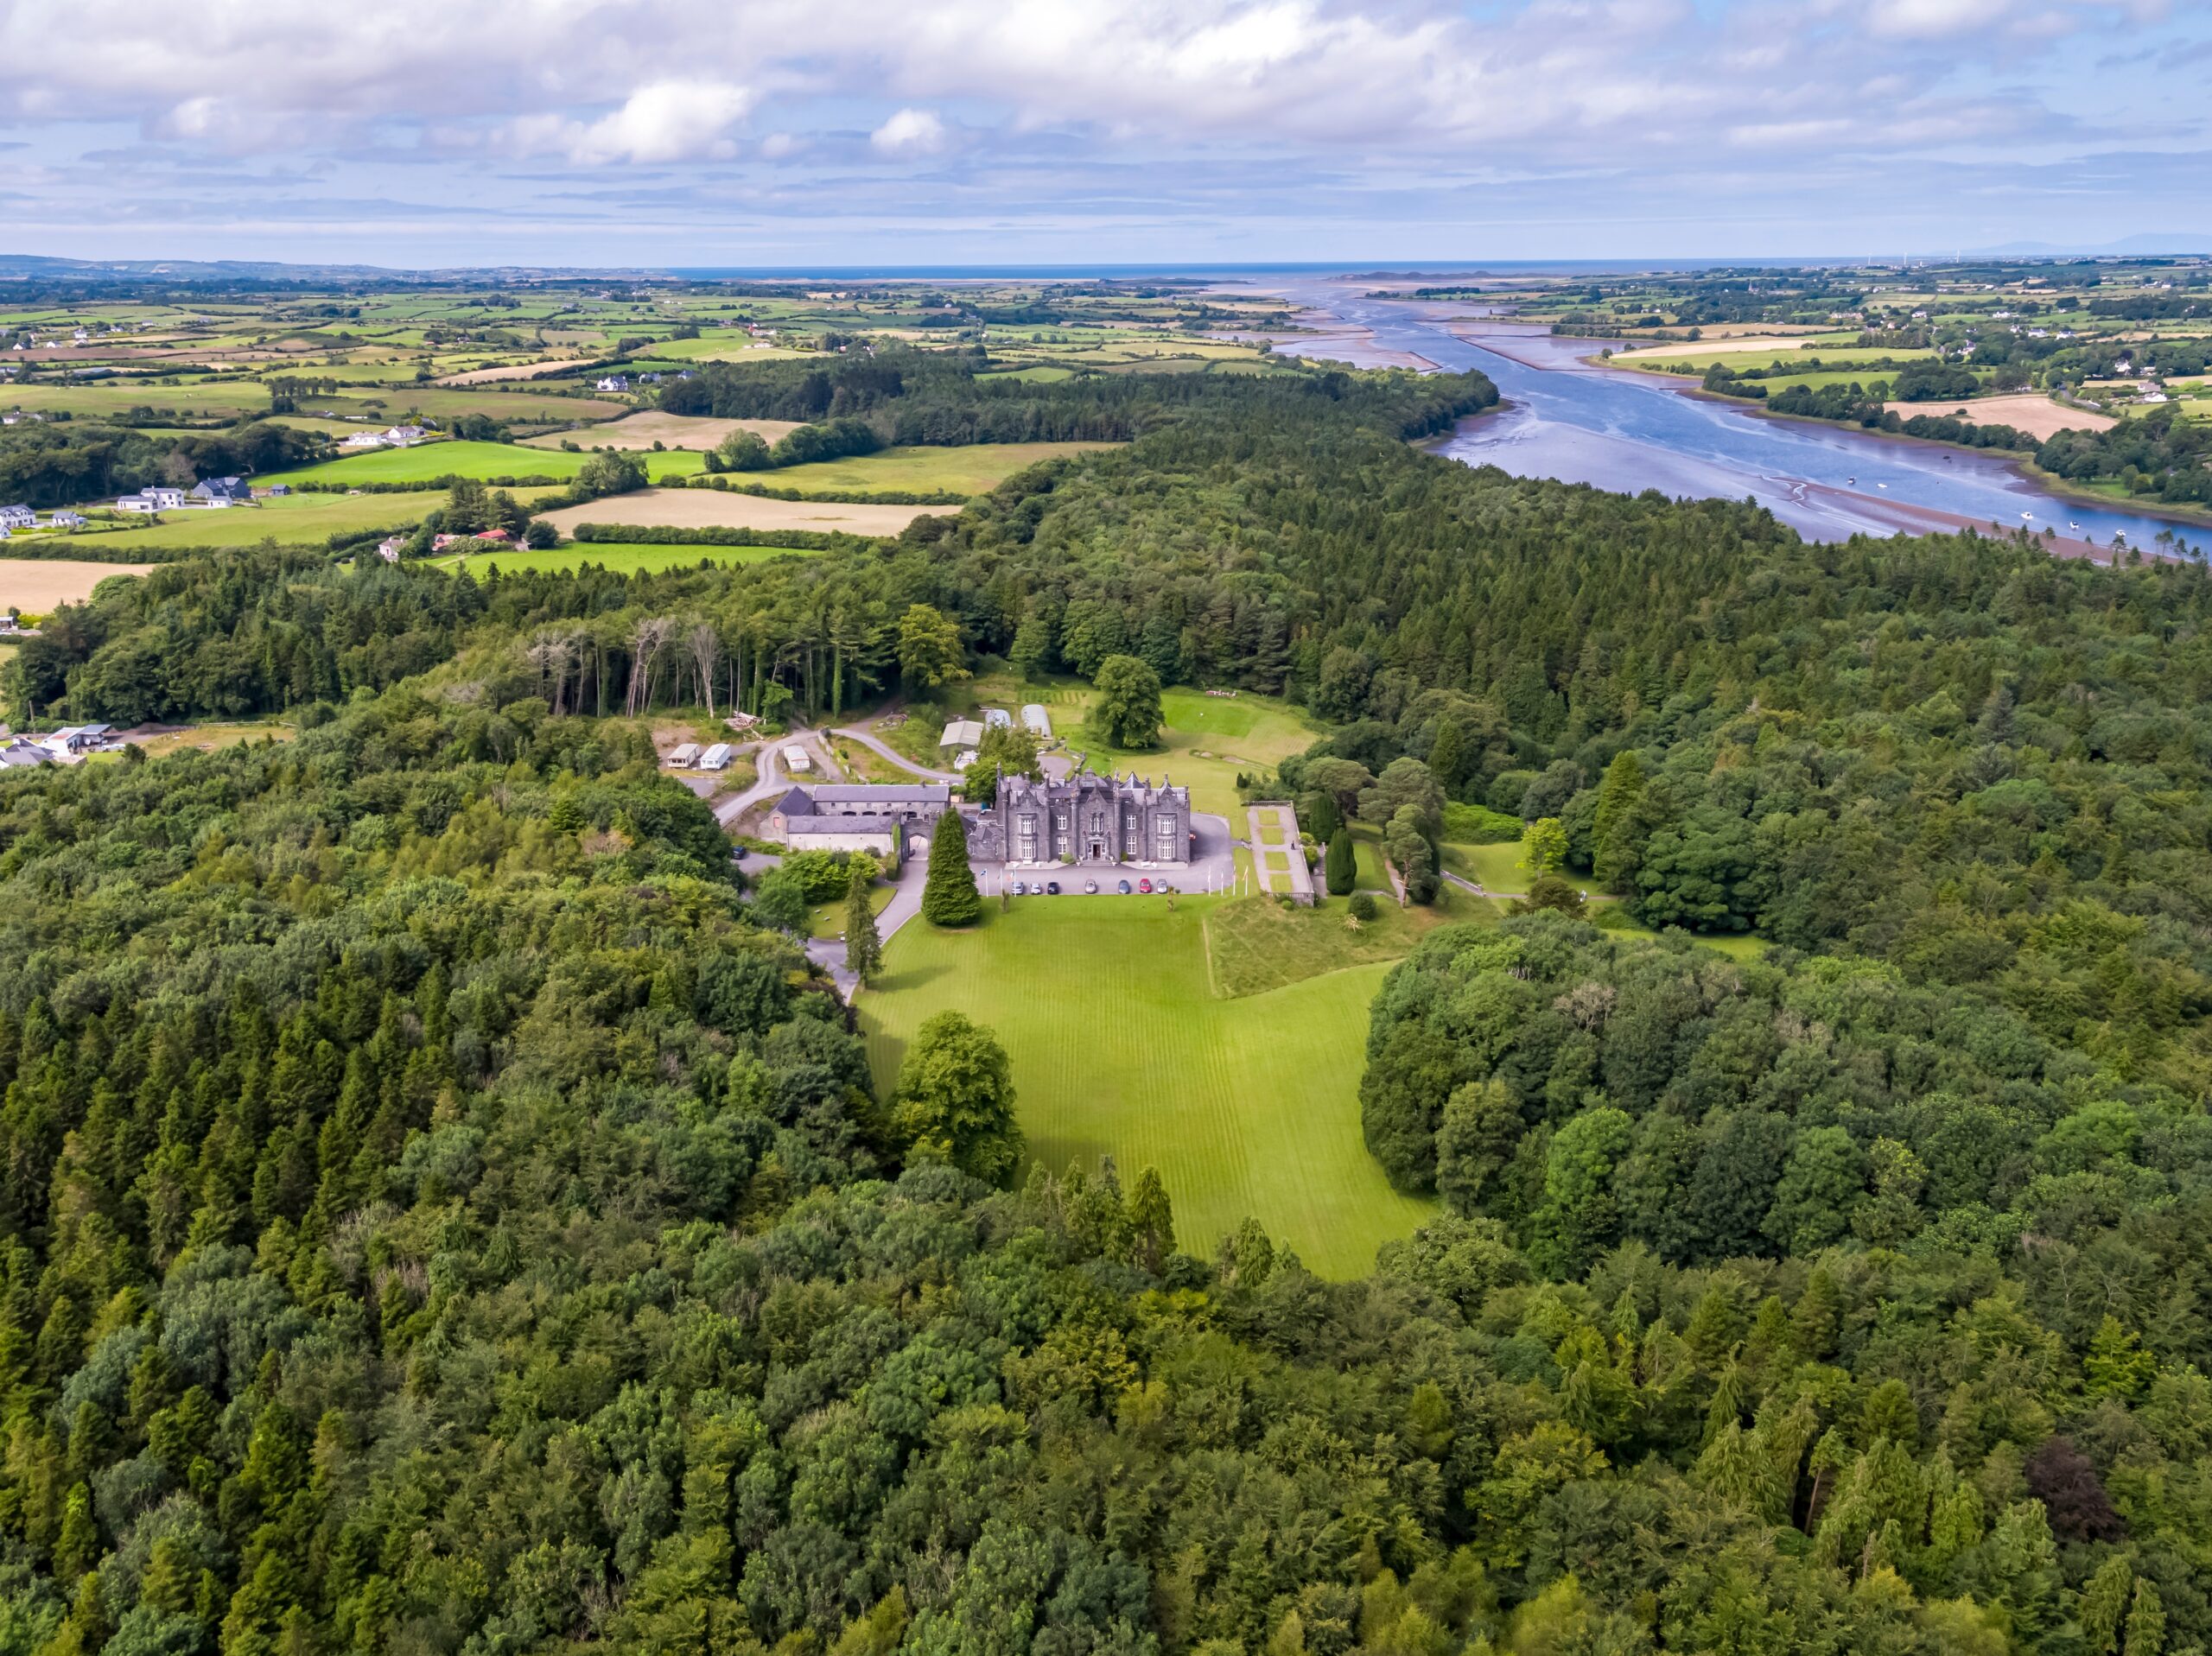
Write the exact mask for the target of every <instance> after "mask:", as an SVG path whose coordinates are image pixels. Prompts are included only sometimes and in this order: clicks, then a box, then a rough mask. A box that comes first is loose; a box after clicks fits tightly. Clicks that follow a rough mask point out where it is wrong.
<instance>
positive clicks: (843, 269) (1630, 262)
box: [660, 258, 1864, 282]
mask: <svg viewBox="0 0 2212 1656" xmlns="http://www.w3.org/2000/svg"><path fill="white" fill-rule="evenodd" d="M1863 262H1864V261H1862V260H1859V259H1847V258H1826V259H1484V260H1481V261H1478V262H1466V263H1460V262H1457V261H1452V262H1446V263H1428V262H1427V261H1426V260H1421V261H1413V262H1408V263H1403V264H1392V263H1376V262H1375V261H1374V260H1372V259H1369V260H1365V261H1363V262H1362V263H1357V264H1342V263H1316V264H1297V263H1273V264H711V265H677V266H671V267H669V268H666V269H664V270H661V271H660V274H662V275H664V276H682V277H683V278H684V279H685V280H687V281H692V282H736V281H747V282H761V281H772V282H791V281H829V282H865V281H878V282H888V281H899V282H931V281H935V282H963V281H965V282H991V281H999V282H1003V281H1058V282H1081V281H1084V280H1095V279H1098V278H1104V277H1112V278H1114V279H1116V280H1120V281H1127V280H1128V279H1130V278H1132V277H1141V276H1154V277H1158V278H1160V279H1161V280H1163V281H1185V282H1189V281H1208V280H1217V279H1219V278H1222V277H1224V276H1356V277H1358V278H1360V279H1362V280H1370V279H1371V280H1374V281H1378V282H1379V281H1386V280H1387V281H1392V282H1405V281H1410V280H1416V279H1419V280H1427V279H1428V278H1431V277H1435V278H1438V279H1446V278H1451V277H1455V276H1541V275H1545V274H1547V273H1549V272H1553V271H1575V272H1589V271H1608V270H1754V269H1756V270H1783V269H1790V270H1799V269H1803V268H1805V267H1807V266H1809V265H1822V264H1836V265H1844V264H1858V263H1863Z"/></svg>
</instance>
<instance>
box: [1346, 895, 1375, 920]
mask: <svg viewBox="0 0 2212 1656" xmlns="http://www.w3.org/2000/svg"><path fill="white" fill-rule="evenodd" d="M1350 907H1351V917H1352V918H1353V919H1355V920H1361V921H1366V920H1372V919H1374V918H1375V917H1376V915H1378V914H1380V913H1381V912H1382V910H1381V909H1380V908H1378V907H1377V906H1376V902H1375V893H1374V892H1372V891H1354V892H1353V893H1352V894H1351V904H1350Z"/></svg>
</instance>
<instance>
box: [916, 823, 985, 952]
mask: <svg viewBox="0 0 2212 1656" xmlns="http://www.w3.org/2000/svg"><path fill="white" fill-rule="evenodd" d="M982 917H983V898H982V893H981V892H979V891H976V874H975V871H974V870H973V869H971V868H969V866H968V825H967V824H966V823H965V822H963V821H961V818H960V813H959V812H958V811H957V810H949V811H947V812H945V814H944V815H942V816H940V817H938V819H937V832H936V834H935V835H934V836H933V837H932V838H931V841H930V872H929V877H928V878H927V879H925V880H924V881H923V883H922V918H923V919H925V920H926V921H928V922H929V923H931V925H933V926H972V925H974V924H975V923H976V921H978V920H980V919H982Z"/></svg>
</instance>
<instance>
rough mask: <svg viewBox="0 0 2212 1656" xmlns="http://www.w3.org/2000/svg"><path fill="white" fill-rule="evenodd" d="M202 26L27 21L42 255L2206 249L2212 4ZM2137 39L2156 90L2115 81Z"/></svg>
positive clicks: (310, 16)
mask: <svg viewBox="0 0 2212 1656" xmlns="http://www.w3.org/2000/svg"><path fill="white" fill-rule="evenodd" d="M174 21H175V14H174V10H173V8H169V7H165V6H164V7H156V5H154V4H153V3H151V0H14V3H11V4H10V5H8V6H5V7H0V60H4V61H10V62H14V63H16V64H19V65H22V64H35V65H36V66H37V72H36V73H35V74H25V75H17V76H13V77H9V78H8V79H7V80H6V82H5V83H4V84H0V143H21V144H23V145H24V146H25V147H26V151H27V153H25V154H24V155H23V164H22V165H21V166H16V167H11V168H10V171H11V172H13V173H14V174H16V177H15V178H14V179H13V180H11V181H10V182H9V183H7V184H5V185H0V189H6V190H8V191H10V193H11V197H12V202H11V204H12V205H14V206H16V208H17V213H16V219H17V222H18V224H19V225H21V226H22V232H23V234H24V236H25V237H26V238H28V239H27V242H26V247H27V251H30V250H29V243H35V244H36V250H35V251H57V252H101V253H110V254H120V253H124V252H137V253H143V254H149V255H151V254H173V255H176V256H195V257H207V256H219V254H220V253H222V252H224V251H243V252H250V253H251V254H252V255H253V256H257V257H266V256H277V257H363V256H369V255H372V252H373V250H375V249H376V248H378V247H382V248H385V249H388V250H390V257H391V262H394V263H409V262H417V263H419V262H423V261H424V260H425V259H426V258H429V257H430V256H431V255H433V254H442V255H443V257H444V258H446V259H448V260H453V259H455V258H456V256H457V255H459V254H460V253H461V252H462V251H465V250H466V249H467V247H469V246H471V245H473V244H496V251H494V250H493V247H492V246H489V245H487V246H486V253H485V257H486V260H487V261H491V260H495V259H505V258H508V257H512V258H516V259H520V260H527V261H533V262H536V261H555V260H557V261H558V262H568V263H594V262H624V263H629V262H638V263H669V262H689V263H789V262H803V261H804V260H808V259H820V258H825V257H842V258H843V259H845V260H846V261H847V262H855V263H857V262H864V261H867V260H869V259H877V258H880V259H886V260H893V259H895V258H896V257H897V252H898V250H900V249H906V250H911V251H913V252H914V253H915V255H916V257H918V258H944V257H963V258H968V259H973V260H976V261H985V260H988V259H990V258H991V257H992V254H993V252H994V251H1003V253H1004V254H1005V256H1006V257H1007V259H1008V260H1014V261H1019V260H1026V259H1033V258H1036V257H1039V256H1040V255H1041V254H1043V253H1045V252H1046V251H1049V250H1059V251H1062V252H1063V253H1064V254H1065V256H1066V257H1069V258H1071V259H1077V260H1080V259H1083V258H1085V257H1093V258H1095V257H1115V256H1122V257H1139V258H1142V257H1157V258H1169V257H1188V258H1199V259H1204V258H1212V257H1236V256H1238V255H1239V254H1246V255H1249V256H1250V257H1255V258H1281V257H1291V256H1294V255H1297V254H1300V253H1303V254H1304V255H1305V256H1306V257H1313V258H1332V257H1347V258H1354V259H1357V258H1362V257H1368V256H1369V251H1368V250H1372V252H1373V254H1374V256H1376V257H1408V256H1414V257H1417V256H1419V255H1421V254H1422V253H1424V252H1433V253H1434V254H1436V255H1437V256H1439V257H1444V256H1449V257H1481V256H1484V254H1485V253H1487V254H1488V256H1491V257H1516V256H1543V255H1547V254H1551V255H1574V254H1583V255H1586V256H1602V255H1603V254H1604V253H1605V252H1611V253H1615V254H1622V255H1626V254H1634V253H1650V254H1655V255H1656V254H1662V253H1665V254H1676V255H1686V254H1688V253H1689V252H1692V251H1698V252H1707V253H1713V254H1722V253H1736V252H1744V253H1757V252H1771V253H1777V254H1779V253H1782V252H1785V251H1796V252H1804V253H1820V252H1837V253H1842V252H1850V251H1858V249H1859V247H1860V246H1861V245H1862V244H1864V245H1866V246H1869V247H1878V248H1882V249H1885V250H1887V251H1911V250H1913V249H1917V250H1919V251H1929V250H1930V249H1931V248H1932V247H1933V246H1934V245H1935V244H1936V242H1937V241H1942V240H1951V239H1956V240H1959V241H1961V242H1963V243H1967V244H1971V243H1974V242H1980V241H1991V240H2006V239H2013V238H2036V239H2042V240H2088V239H2098V238H2101V237H2106V236H2116V235H2121V234H2126V233H2130V232H2141V231H2146V230H2158V229H2163V228H2168V227H2172V228H2185V229H2189V230H2192V231H2204V230H2212V223H2208V222H2205V219H2206V217H2208V216H2212V213H2208V211H2207V207H2206V204H2205V203H2204V201H2203V200H2202V192H2201V190H2197V189H2196V188H2195V187H2193V186H2192V184H2191V183H2190V180H2191V178H2192V176H2194V177H2198V178H2201V177H2202V160H2203V152H2204V151H2205V149H2207V148H2208V140H2207V135H2206V132H2205V130H2204V129H2205V123H2206V118H2207V117H2206V116H2205V114H2204V113H2203V111H2202V98H2201V96H2200V95H2198V94H2197V92H2196V87H2195V86H2194V84H2193V79H2194V75H2195V73H2196V72H2195V71H2193V70H2192V69H2191V68H2190V67H2189V66H2190V63H2191V62H2192V60H2202V57H2203V56H2204V55H2205V53H2206V50H2207V49H2208V42H2212V17H2208V12H2207V7H2206V4H2205V3H2204V0H2169V3H2159V0H2109V3H2107V0H1802V3H1790V4H1787V5H1780V4H1773V3H1766V0H1705V3H1691V0H1466V3H1464V4H1457V5H1455V4H1448V3H1441V0H1084V3H1081V4H1077V3H1073V0H995V3H990V4H983V3H980V0H940V3H925V4H922V5H919V6H915V5H911V4H908V5H899V6H892V5H888V4H885V3H881V0H805V3H800V0H743V3H740V4H737V5H735V6H734V7H733V6H731V5H728V4H727V3H721V0H716V3H708V0H632V3H628V4H624V5H620V6H607V5H601V4H593V3H587V0H528V3H525V0H494V3H488V4H484V3H479V4H473V5H456V4H454V3H452V0H435V3H433V0H385V3H383V4H381V5H378V6H376V7H353V8H322V7H315V8H308V7H271V6H270V5H268V4H266V3H265V0H207V3H203V4H202V5H200V6H198V7H195V8H194V16H193V23H192V28H191V30H190V31H189V38H188V40H182V41H181V40H179V39H178V37H177V35H176V32H175V29H174V28H173V27H172V25H173V23H174ZM65 40H66V41H67V42H68V47H67V50H54V49H53V47H54V42H55V41H65ZM2115 52H2117V53H2120V54H2124V55H2125V56H2126V60H2127V61H2128V63H2129V64H2130V66H2131V67H2129V68H2128V69H2127V70H2126V72H2125V73H2120V74H2106V75H2100V76H2092V75H2085V74H2084V73H2083V72H2082V66H2083V65H2084V63H2085V62H2086V61H2087V60H2089V59H2090V58H2091V57H2092V56H2094V55H2097V54H2106V55H2109V54H2113V53H2115ZM187 71H188V73H187ZM2115 92H2118V93H2120V95H2117V96H2115ZM11 153H14V152H11ZM126 158H127V160H128V162H129V164H128V165H127V166H121V165H118V162H121V161H124V160H125V159H126ZM2115 177H2117V180H2118V183H2117V187H2115V186H2114V183H2113V180H2114V178H2115ZM2177 214H2180V215H2183V216H2185V217H2190V218H2192V222H2190V223H2188V224H2186V225H2175V224H2171V220H2172V219H2173V218H2174V216H2175V215H2177ZM157 232H158V233H157ZM610 238H613V239H615V240H618V241H620V243H621V244H623V246H624V247H625V249H626V251H625V253H624V254H623V255H622V256H621V257H620V258H619V259H616V258H613V257H610V256H609V253H608V251H607V246H606V244H607V241H608V240H609V239H610ZM1783 238H1794V240H1795V245H1791V246H1787V247H1785V246H1783V245H1780V244H1778V243H1779V241H1780V240H1782V239H1783ZM1808 238H1810V239H1808ZM1931 238H1933V239H1931ZM1692 243H1695V244H1696V245H1695V246H1694V248H1693V247H1692V246H1691V244H1692ZM1898 243H1902V244H1903V245H1902V246H1896V245H1894V244H1898ZM1769 244H1772V245H1769ZM563 250H566V251H565V253H564V251H563Z"/></svg>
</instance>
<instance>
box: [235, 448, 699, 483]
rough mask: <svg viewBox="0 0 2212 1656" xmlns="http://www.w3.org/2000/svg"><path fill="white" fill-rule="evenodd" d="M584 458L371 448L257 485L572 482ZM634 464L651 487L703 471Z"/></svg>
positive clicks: (684, 462) (648, 461) (680, 461)
mask: <svg viewBox="0 0 2212 1656" xmlns="http://www.w3.org/2000/svg"><path fill="white" fill-rule="evenodd" d="M590 458H591V456H590V455H588V454H571V453H570V452H569V450H567V449H564V448H524V447H522V446H521V445H520V444H519V443H470V442H435V443H418V444H416V446H415V447H411V448H376V449H372V450H370V451H369V452H368V453H367V454H349V455H347V456H346V458H345V459H344V460H330V461H327V462H326V463H325V464H323V465H321V466H302V468H301V469H300V470H298V471H296V472H273V473H270V475H269V476H267V477H265V478H262V479H257V480H258V481H260V482H262V483H264V484H267V483H290V484H294V485H297V484H302V483H342V484H346V485H354V484H361V483H421V482H423V481H426V480H427V479H430V478H435V477H445V476H447V475H448V474H452V475H454V476H458V477H475V478H494V477H555V478H572V477H574V476H575V475H576V473H579V472H581V471H582V470H583V468H584V462H585V461H586V460H589V459H590ZM636 458H637V459H638V460H640V461H642V462H643V463H644V465H645V473H646V475H647V476H649V477H651V478H652V479H654V480H655V481H658V480H659V479H662V478H665V477H687V476H690V474H691V473H695V472H698V471H702V470H703V469H704V468H705V465H706V462H705V460H704V459H703V457H702V456H700V455H698V454H689V453H686V452H684V451H683V450H681V449H669V450H666V451H664V452H663V453H659V454H656V453H654V452H653V451H652V449H641V450H639V451H637V454H636Z"/></svg>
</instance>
